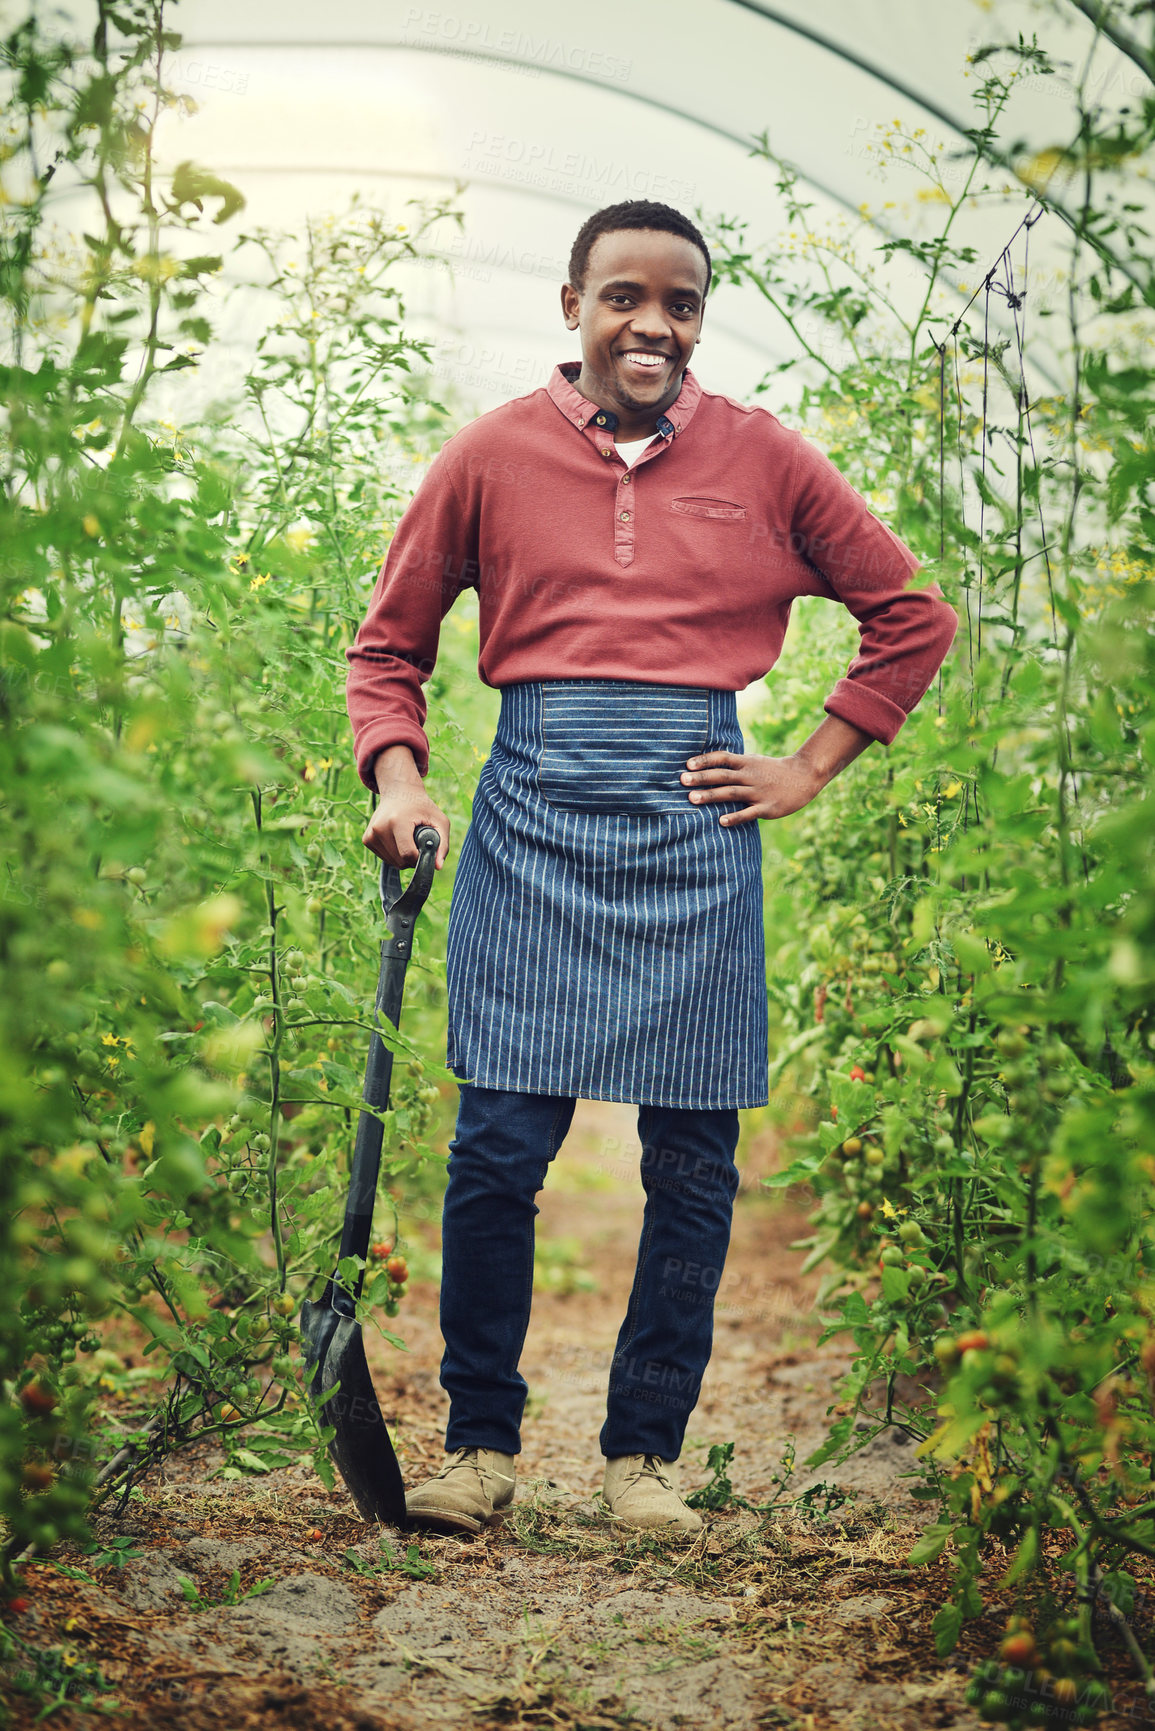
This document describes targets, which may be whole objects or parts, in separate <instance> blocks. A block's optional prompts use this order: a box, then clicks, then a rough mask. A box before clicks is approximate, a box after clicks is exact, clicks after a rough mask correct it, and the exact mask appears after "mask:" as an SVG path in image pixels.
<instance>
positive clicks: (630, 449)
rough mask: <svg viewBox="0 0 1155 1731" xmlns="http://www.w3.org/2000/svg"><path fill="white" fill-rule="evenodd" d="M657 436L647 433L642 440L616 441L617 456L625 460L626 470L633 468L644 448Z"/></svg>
mask: <svg viewBox="0 0 1155 1731" xmlns="http://www.w3.org/2000/svg"><path fill="white" fill-rule="evenodd" d="M657 436H658V435H657V434H656V433H647V435H646V437H645V438H644V439H626V440H622V439H619V440H618V441H617V450H618V454H619V456H622V457H624V458H625V460H626V467H627V469H630V468H632V467H633V465H634V464H635V463H636V462H637V460H638V458H639V457H640V456H641V454H642V452H643V451H644V450H645V448H646V446H647V445H650V444H652V443H653V441H654V440H655V439H656V438H657Z"/></svg>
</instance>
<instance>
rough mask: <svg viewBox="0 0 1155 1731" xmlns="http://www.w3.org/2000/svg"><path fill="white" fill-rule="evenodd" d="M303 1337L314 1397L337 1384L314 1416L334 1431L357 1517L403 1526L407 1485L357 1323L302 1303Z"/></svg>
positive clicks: (335, 1452) (334, 1448)
mask: <svg viewBox="0 0 1155 1731" xmlns="http://www.w3.org/2000/svg"><path fill="white" fill-rule="evenodd" d="M301 1336H302V1339H303V1341H304V1346H305V1362H306V1364H307V1365H308V1367H309V1373H310V1374H309V1393H310V1394H311V1395H312V1397H313V1399H314V1400H318V1399H320V1397H321V1396H322V1395H324V1394H326V1393H328V1391H329V1390H330V1389H331V1388H334V1387H336V1385H338V1384H339V1385H340V1386H339V1387H337V1392H336V1393H335V1394H334V1395H332V1396H331V1398H330V1399H329V1400H327V1401H326V1402H325V1404H324V1406H323V1407H321V1408H320V1410H319V1413H318V1417H319V1419H320V1422H321V1424H322V1425H332V1426H333V1428H334V1430H335V1431H336V1435H335V1436H334V1437H333V1438H332V1440H331V1441H330V1443H329V1454H330V1455H331V1457H332V1460H333V1464H334V1465H335V1467H336V1468H337V1471H338V1472H339V1473H340V1475H341V1477H342V1478H343V1479H344V1481H345V1483H346V1485H347V1486H348V1489H349V1494H350V1496H351V1497H352V1498H353V1501H354V1503H355V1504H356V1506H357V1513H358V1514H359V1515H360V1516H361V1519H362V1520H364V1521H387V1522H388V1523H389V1524H390V1525H391V1526H396V1527H401V1526H404V1525H405V1486H404V1484H403V1482H402V1479H401V1468H400V1467H399V1466H398V1465H397V1456H396V1454H395V1453H394V1452H393V1443H392V1440H391V1438H390V1436H389V1431H388V1429H387V1427H386V1424H385V1419H384V1415H383V1414H382V1412H381V1407H380V1404H379V1402H378V1400H377V1395H376V1392H375V1391H374V1388H373V1380H372V1378H371V1377H370V1375H369V1364H368V1361H367V1360H366V1357H365V1342H364V1340H363V1338H362V1335H361V1324H360V1323H359V1322H357V1321H356V1320H355V1319H354V1318H353V1317H351V1316H342V1315H341V1314H340V1312H338V1311H336V1310H334V1309H333V1307H332V1305H331V1304H326V1303H324V1302H323V1301H322V1302H321V1303H320V1304H313V1303H312V1302H310V1301H309V1300H306V1301H305V1303H304V1304H303V1305H302V1306H301Z"/></svg>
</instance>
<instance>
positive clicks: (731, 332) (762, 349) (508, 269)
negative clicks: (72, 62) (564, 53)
mask: <svg viewBox="0 0 1155 1731" xmlns="http://www.w3.org/2000/svg"><path fill="white" fill-rule="evenodd" d="M217 170H218V171H219V172H220V173H222V174H355V175H376V176H377V177H378V178H379V179H382V180H436V181H449V182H450V183H451V184H453V185H454V186H482V187H485V186H488V185H489V184H490V183H489V182H488V181H485V180H470V179H468V178H466V179H455V178H454V176H452V175H448V174H437V173H434V171H433V170H431V169H427V168H426V169H404V168H361V167H357V166H355V165H350V166H349V167H347V168H346V167H344V166H343V167H341V168H331V167H325V166H323V165H322V166H321V167H317V166H316V165H315V164H314V165H313V166H312V167H304V168H302V167H300V166H298V165H296V164H294V163H281V162H278V163H260V162H255V163H245V162H221V163H218V164H217ZM500 191H501V192H502V193H507V192H514V193H519V194H521V195H522V196H523V197H525V198H553V197H555V196H556V197H560V195H555V194H553V193H546V192H538V191H535V190H534V188H533V187H532V186H518V185H516V184H514V185H510V186H506V185H505V184H504V183H503V184H502V185H501V187H500ZM566 202H567V203H569V204H576V205H577V206H578V207H579V208H580V209H582V210H584V209H585V208H586V207H585V205H584V204H583V203H582V201H581V200H579V199H567V200H566ZM429 256H430V257H431V258H438V259H441V260H442V261H443V262H444V263H445V264H446V265H448V266H450V267H452V266H453V265H455V264H458V265H462V266H468V265H469V263H470V260H469V259H467V258H459V257H458V256H457V254H456V253H451V252H438V251H437V250H436V249H432V248H431V249H430V253H429ZM402 262H404V261H402ZM480 262H484V261H480ZM486 268H487V269H490V270H496V271H501V272H503V273H504V274H505V275H507V276H519V275H522V274H524V273H522V272H519V271H518V269H517V267H516V266H515V265H510V264H502V263H500V262H499V261H498V260H496V259H495V260H494V261H493V262H492V264H488V265H487V267H486ZM222 276H223V273H222ZM226 280H230V281H233V280H235V281H239V280H241V279H239V278H235V279H234V278H229V279H226ZM710 329H711V330H716V331H721V332H722V333H723V334H724V335H725V336H727V337H729V338H730V339H731V340H732V341H733V342H735V343H738V344H740V345H741V346H742V347H743V348H747V349H752V350H753V351H754V353H755V354H756V355H760V356H762V357H764V358H765V359H766V360H768V361H776V360H782V359H784V358H785V355H786V350H784V349H773V348H769V347H767V345H766V344H765V343H761V342H758V341H757V340H756V339H755V338H754V337H752V336H750V335H749V334H748V333H747V332H745V331H741V330H738V329H736V328H735V326H734V325H731V324H726V323H724V322H723V321H722V320H721V319H719V318H715V317H713V316H711V319H710Z"/></svg>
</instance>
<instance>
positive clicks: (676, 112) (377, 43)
mask: <svg viewBox="0 0 1155 1731" xmlns="http://www.w3.org/2000/svg"><path fill="white" fill-rule="evenodd" d="M733 3H734V4H746V3H747V0H733ZM749 10H751V11H753V12H756V13H758V14H759V16H761V17H764V18H765V19H766V20H767V22H768V23H782V24H784V25H785V27H786V28H788V29H791V30H793V31H794V32H795V33H796V34H799V35H804V36H806V37H807V38H808V40H811V41H813V42H815V43H816V44H817V45H818V46H820V47H822V48H823V49H825V50H827V51H828V52H831V53H838V54H840V55H841V57H842V58H843V59H846V60H847V61H849V62H850V63H852V64H854V65H856V66H858V67H859V68H860V70H863V71H865V72H867V73H868V74H869V75H870V76H873V77H881V78H882V79H883V82H885V83H889V84H890V85H891V88H893V89H896V90H899V89H901V90H903V93H904V94H907V95H909V97H910V99H911V100H912V101H914V102H917V103H918V104H919V106H920V107H921V108H924V109H925V110H926V112H927V113H928V114H934V115H935V117H936V118H943V119H944V120H945V123H946V124H947V125H949V126H951V127H952V128H953V129H954V130H956V131H959V132H960V136H964V137H965V136H966V135H965V133H964V132H962V129H961V128H959V127H958V124H957V122H956V121H954V120H953V119H951V118H950V117H949V116H942V115H940V114H939V111H938V110H937V109H936V107H935V106H934V105H933V104H928V103H927V101H926V100H925V99H924V98H923V97H920V96H919V95H917V93H915V92H908V91H906V90H905V87H903V86H901V85H899V84H897V83H895V82H894V81H893V80H891V79H889V77H888V76H887V75H886V74H885V73H882V72H880V71H879V70H878V69H876V68H874V67H872V66H871V65H870V64H869V62H866V61H863V60H860V59H859V58H858V57H857V56H854V55H852V54H851V53H850V52H849V51H847V50H842V49H839V48H837V46H836V45H832V44H831V43H829V42H828V41H826V39H824V38H823V37H821V36H820V35H818V34H817V33H816V32H811V31H807V30H806V29H805V28H804V27H800V26H798V25H796V24H794V22H793V21H792V20H785V19H783V18H781V16H780V15H777V14H774V15H772V14H771V13H770V12H769V11H767V10H766V9H765V8H764V7H763V6H761V5H755V4H753V3H752V0H749ZM180 46H181V49H182V50H187V49H193V48H195V49H197V50H199V51H202V52H203V51H204V50H205V49H208V48H213V49H229V48H244V49H250V50H255V51H257V52H260V51H262V50H267V49H270V48H276V49H287V50H297V51H302V52H311V53H315V52H316V51H317V50H318V49H321V50H327V51H330V52H332V51H335V50H336V51H341V52H344V51H346V50H349V49H354V50H359V51H362V52H366V51H367V52H371V53H382V52H388V53H407V54H436V55H440V56H441V57H442V58H445V59H465V58H468V59H469V60H470V61H475V62H476V61H482V62H485V63H486V64H487V65H490V66H496V67H503V68H508V67H510V66H525V67H533V68H534V70H536V71H539V72H544V73H546V74H547V75H548V76H550V77H553V78H563V79H568V80H569V81H570V82H571V83H574V84H581V85H584V86H586V87H587V88H590V89H594V90H600V91H608V92H610V93H611V94H614V95H618V96H624V97H625V98H626V100H627V101H629V102H638V103H641V104H642V105H643V106H644V107H647V108H653V109H655V110H657V111H658V112H659V113H662V114H669V115H671V116H673V118H674V119H676V120H682V121H685V122H686V123H687V125H690V126H697V127H699V128H701V129H702V130H703V131H705V132H709V133H712V134H713V135H714V136H715V137H716V138H721V139H724V140H725V141H726V142H727V143H729V144H736V145H738V146H739V147H740V148H741V149H742V150H743V151H744V152H745V153H746V154H747V155H748V156H750V155H753V154H754V152H753V151H752V150H751V149H750V146H751V144H752V142H753V141H754V139H753V134H750V135H749V136H746V137H744V136H742V135H741V134H740V133H736V132H731V131H730V130H729V128H728V127H724V126H719V125H718V124H717V123H716V122H715V121H712V120H706V119H704V118H703V117H702V116H701V115H697V114H692V113H690V111H689V110H688V109H684V108H678V107H676V106H675V105H674V104H673V103H671V102H663V101H662V100H661V99H660V98H658V97H655V96H647V95H645V94H644V93H643V92H641V91H636V90H623V89H618V88H616V87H615V86H613V85H611V84H607V83H606V82H605V80H604V79H600V78H594V77H592V76H591V75H590V74H589V73H587V72H576V71H574V70H573V68H572V67H568V66H537V65H536V63H535V62H533V61H529V60H524V59H522V58H520V57H518V56H515V55H511V54H510V55H504V54H491V53H489V52H487V51H484V50H474V49H470V51H469V54H468V56H465V55H462V54H461V53H460V51H458V50H457V49H454V48H450V47H447V46H443V45H442V44H441V43H439V42H399V41H393V40H389V39H386V38H381V39H379V40H370V41H365V40H361V39H357V40H354V39H352V38H350V39H347V40H343V41H339V42H315V41H314V42H310V41H308V40H304V41H299V40H292V41H289V40H274V39H271V38H264V39H262V40H256V41H254V40H251V39H246V38H242V37H237V38H235V39H234V38H228V37H226V38H223V39H218V38H214V37H201V38H197V39H194V40H192V41H184V40H182V42H181V44H180ZM970 143H971V148H972V149H974V150H976V152H977V150H978V147H977V145H975V143H974V141H973V140H971V141H970ZM992 160H996V161H997V160H998V159H997V158H992ZM998 165H999V166H1000V167H1002V168H1005V169H1007V170H1008V172H1011V173H1013V172H1014V171H1013V170H1012V169H1010V168H1009V165H1008V164H1007V163H1005V162H999V164H998ZM794 166H796V165H794V164H793V163H792V164H791V167H794ZM333 172H338V173H339V172H342V171H341V170H339V169H336V170H334V171H333ZM798 173H799V176H800V178H801V179H802V180H804V181H805V182H806V184H807V185H808V186H811V187H813V188H814V189H815V191H817V192H820V193H822V195H823V196H824V197H826V198H829V199H830V200H831V202H832V203H833V204H835V205H837V206H838V207H839V208H840V209H842V210H844V211H846V212H848V213H849V214H850V215H852V216H856V217H858V218H859V220H860V221H863V222H865V223H867V224H868V225H869V226H870V227H871V228H873V229H875V230H877V232H878V233H879V234H881V235H883V236H884V237H885V238H886V239H888V240H891V239H894V238H896V237H895V235H894V234H893V232H892V231H891V229H890V228H889V227H888V225H887V224H886V223H885V222H882V221H881V220H880V219H879V218H877V217H873V216H868V217H863V215H862V212H861V210H860V209H859V208H858V207H857V206H856V205H852V204H851V203H850V201H849V199H846V198H844V197H843V196H842V194H841V193H839V192H836V191H835V190H834V189H833V188H832V187H828V186H827V185H826V184H825V182H823V181H820V180H817V179H815V178H814V176H813V175H810V174H807V173H806V172H805V171H804V170H802V169H799V170H798ZM445 178H446V179H449V178H451V177H450V176H446V177H445ZM477 184H479V185H488V184H490V183H489V182H478V183H477ZM494 184H497V183H494ZM528 190H532V189H528ZM546 196H547V197H550V198H557V197H559V196H560V197H562V198H564V197H565V195H564V194H562V195H555V194H546ZM566 202H567V203H568V202H574V203H576V202H578V201H576V200H570V199H566ZM583 208H584V201H583ZM1048 208H1053V209H1056V210H1057V212H1058V214H1060V215H1062V216H1063V217H1064V219H1065V220H1068V221H1069V220H1070V219H1069V216H1067V213H1065V212H1064V211H1063V209H1062V207H1061V206H1056V205H1053V204H1052V205H1049V207H1048ZM948 286H949V287H950V288H951V289H952V291H953V292H954V293H955V294H957V295H958V296H959V298H960V299H961V298H962V293H963V291H962V290H960V289H959V288H958V287H957V286H956V284H955V283H954V282H953V281H950V280H949V279H948ZM1000 322H1001V321H1000ZM1049 382H1053V381H1049Z"/></svg>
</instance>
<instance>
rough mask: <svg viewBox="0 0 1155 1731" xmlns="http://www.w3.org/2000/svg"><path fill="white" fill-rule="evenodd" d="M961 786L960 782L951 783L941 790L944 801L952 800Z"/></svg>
mask: <svg viewBox="0 0 1155 1731" xmlns="http://www.w3.org/2000/svg"><path fill="white" fill-rule="evenodd" d="M961 786H962V782H961V781H952V782H951V784H950V786H949V787H944V788H943V790H942V797H943V798H944V799H953V798H954V796H955V794H956V793H957V792H958V791H959V788H960V787H961Z"/></svg>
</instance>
